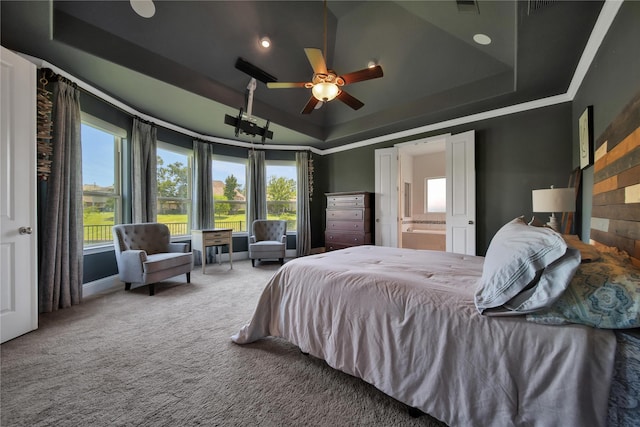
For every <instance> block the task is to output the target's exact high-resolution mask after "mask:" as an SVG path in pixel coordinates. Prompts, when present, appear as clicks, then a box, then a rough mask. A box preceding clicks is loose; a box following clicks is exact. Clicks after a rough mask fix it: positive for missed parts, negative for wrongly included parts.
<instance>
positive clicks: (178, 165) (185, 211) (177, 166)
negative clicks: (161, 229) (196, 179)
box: [157, 144, 191, 236]
mask: <svg viewBox="0 0 640 427" xmlns="http://www.w3.org/2000/svg"><path fill="white" fill-rule="evenodd" d="M162 146H163V147H160V146H159V147H158V148H157V154H158V222H160V223H163V224H166V225H167V226H168V227H169V230H170V232H171V235H172V236H184V235H187V234H190V233H191V229H190V224H191V221H190V220H191V167H190V166H191V162H190V156H189V155H188V154H185V153H180V152H177V151H173V150H170V149H167V146H168V144H162Z"/></svg>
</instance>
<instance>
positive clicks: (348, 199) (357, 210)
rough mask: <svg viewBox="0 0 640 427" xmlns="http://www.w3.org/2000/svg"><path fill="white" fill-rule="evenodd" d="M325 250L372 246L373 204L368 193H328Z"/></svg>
mask: <svg viewBox="0 0 640 427" xmlns="http://www.w3.org/2000/svg"><path fill="white" fill-rule="evenodd" d="M325 195H326V196H327V224H326V228H325V232H324V240H325V249H326V250H327V251H332V250H335V249H343V248H348V247H351V246H359V245H370V244H371V204H370V194H369V193H367V192H348V193H326V194H325Z"/></svg>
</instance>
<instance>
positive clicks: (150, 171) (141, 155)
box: [131, 117, 158, 223]
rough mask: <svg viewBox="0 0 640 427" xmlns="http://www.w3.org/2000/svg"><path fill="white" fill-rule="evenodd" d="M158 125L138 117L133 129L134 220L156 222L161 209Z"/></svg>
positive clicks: (135, 119) (134, 121)
mask: <svg viewBox="0 0 640 427" xmlns="http://www.w3.org/2000/svg"><path fill="white" fill-rule="evenodd" d="M156 133H157V129H156V127H155V126H153V125H152V124H151V123H145V122H143V121H142V120H140V119H138V118H137V117H136V118H134V119H133V131H132V132H131V145H132V150H133V151H132V154H131V170H132V174H133V177H132V181H133V182H132V204H133V206H132V208H133V212H132V213H133V222H134V223H138V222H154V221H156V217H157V212H158V206H157V203H158V175H157V174H158V171H157V163H158V161H157V155H158V154H157V152H156V146H157V145H158V143H157V140H156Z"/></svg>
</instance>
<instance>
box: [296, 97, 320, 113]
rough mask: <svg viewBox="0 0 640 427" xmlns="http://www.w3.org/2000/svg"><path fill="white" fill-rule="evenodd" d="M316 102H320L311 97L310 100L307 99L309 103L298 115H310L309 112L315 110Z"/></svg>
mask: <svg viewBox="0 0 640 427" xmlns="http://www.w3.org/2000/svg"><path fill="white" fill-rule="evenodd" d="M318 102H320V101H318V100H317V99H316V98H315V97H314V96H312V97H311V98H309V102H307V105H305V106H304V108H303V109H302V111H300V114H311V112H312V111H313V110H314V109H315V108H316V104H317V103H318Z"/></svg>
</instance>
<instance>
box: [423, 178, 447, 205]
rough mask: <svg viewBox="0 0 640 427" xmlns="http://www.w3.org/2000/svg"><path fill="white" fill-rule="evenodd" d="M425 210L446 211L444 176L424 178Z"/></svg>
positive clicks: (445, 183)
mask: <svg viewBox="0 0 640 427" xmlns="http://www.w3.org/2000/svg"><path fill="white" fill-rule="evenodd" d="M424 188H425V189H426V193H427V194H426V195H425V201H426V206H425V212H427V213H430V212H446V211H447V179H446V178H425V185H424Z"/></svg>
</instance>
